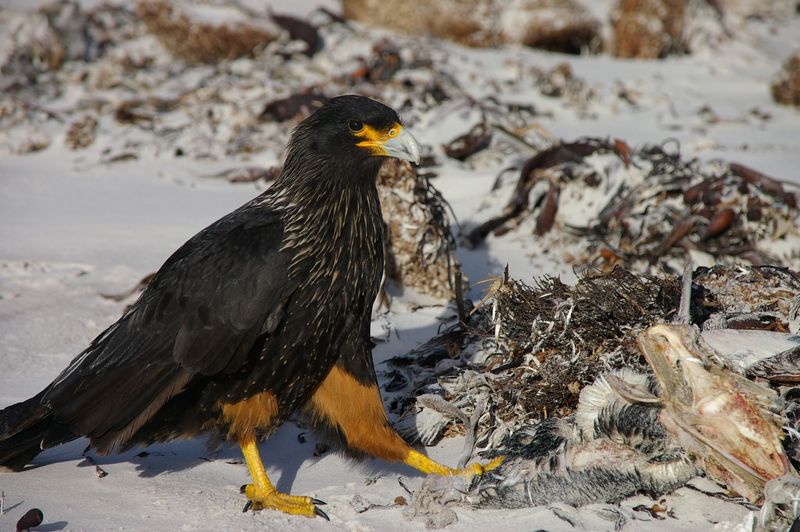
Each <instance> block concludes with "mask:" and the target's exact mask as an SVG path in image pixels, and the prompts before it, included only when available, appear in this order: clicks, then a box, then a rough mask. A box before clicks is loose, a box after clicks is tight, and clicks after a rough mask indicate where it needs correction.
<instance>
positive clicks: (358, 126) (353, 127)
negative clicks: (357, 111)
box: [348, 120, 364, 133]
mask: <svg viewBox="0 0 800 532" xmlns="http://www.w3.org/2000/svg"><path fill="white" fill-rule="evenodd" d="M348 125H349V126H350V131H352V132H353V133H358V132H359V131H361V130H362V129H364V122H362V121H361V120H351V121H350V123H349V124H348Z"/></svg>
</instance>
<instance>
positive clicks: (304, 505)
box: [241, 484, 330, 521]
mask: <svg viewBox="0 0 800 532" xmlns="http://www.w3.org/2000/svg"><path fill="white" fill-rule="evenodd" d="M241 492H242V493H244V494H245V496H247V504H245V506H244V510H242V511H244V512H246V511H247V510H253V511H259V510H278V511H279V512H284V513H287V514H291V515H304V516H306V517H316V516H319V517H322V518H323V519H327V520H328V521H330V518H329V517H328V515H327V514H326V513H325V512H323V511H322V510H321V509H320V508H319V506H322V505H324V504H325V503H324V502H323V501H321V500H319V499H314V498H312V497H304V496H302V495H288V494H286V493H280V492H279V491H276V490H275V489H274V488H272V489H263V488H260V487H259V486H256V485H254V484H245V485H244V486H242V489H241Z"/></svg>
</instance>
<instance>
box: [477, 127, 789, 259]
mask: <svg viewBox="0 0 800 532" xmlns="http://www.w3.org/2000/svg"><path fill="white" fill-rule="evenodd" d="M540 182H546V183H547V190H548V192H547V193H543V194H542V195H540V196H538V198H537V197H535V195H533V194H531V191H532V190H533V189H534V186H535V185H537V184H538V183H540ZM527 217H531V218H532V219H535V220H536V227H535V232H536V233H537V234H538V235H542V234H546V233H547V232H549V231H558V232H559V235H560V236H563V238H559V241H560V244H559V245H560V247H562V249H564V250H570V251H571V253H572V255H573V256H575V257H580V260H581V262H589V263H592V264H594V265H595V266H598V267H609V266H614V265H616V264H620V265H624V266H625V267H627V268H631V269H633V270H634V271H640V272H650V273H677V272H678V271H679V270H680V264H681V263H682V261H683V257H684V256H685V253H686V251H689V252H690V253H692V254H694V255H695V256H696V257H698V258H700V259H702V260H703V261H704V262H705V261H709V262H710V261H712V260H713V261H716V262H722V263H729V262H733V261H734V260H735V261H739V262H741V261H745V262H747V263H750V264H755V265H758V264H777V265H785V266H792V267H798V266H800V229H798V227H800V210H798V207H797V194H796V193H794V192H792V191H789V190H786V188H785V187H784V186H783V184H782V183H780V182H779V181H777V180H775V179H773V178H771V177H769V176H766V175H764V174H762V173H761V172H758V171H756V170H753V169H751V168H748V167H746V166H744V165H741V164H737V163H722V162H716V163H710V164H703V163H701V162H699V161H698V160H683V159H681V157H680V154H679V153H677V152H672V151H667V147H666V146H645V147H643V148H640V149H638V150H632V149H631V148H630V147H629V146H628V145H627V144H625V143H624V142H622V141H620V140H616V141H613V142H612V141H608V140H603V139H596V138H593V139H581V140H579V141H576V142H572V143H559V144H556V145H554V146H552V147H550V148H547V149H545V150H543V151H541V152H539V153H538V154H537V155H536V156H534V157H532V158H531V159H529V160H528V161H527V162H526V163H525V165H524V166H523V167H522V169H521V171H520V177H519V179H518V181H517V184H516V187H515V189H514V191H513V193H512V196H511V200H510V201H509V203H508V205H507V206H506V208H505V210H504V212H503V213H502V214H501V215H500V216H497V217H495V218H492V219H490V220H488V221H486V222H484V223H482V224H480V225H479V226H477V227H475V228H474V229H472V231H471V232H470V233H469V235H468V237H467V241H468V242H469V243H470V244H472V245H477V244H478V243H479V242H481V241H482V240H483V239H484V238H485V237H486V236H487V235H489V234H490V233H492V232H495V234H502V233H504V232H505V229H504V226H506V225H507V224H519V223H521V221H522V220H524V219H525V218H527ZM703 257H708V259H703Z"/></svg>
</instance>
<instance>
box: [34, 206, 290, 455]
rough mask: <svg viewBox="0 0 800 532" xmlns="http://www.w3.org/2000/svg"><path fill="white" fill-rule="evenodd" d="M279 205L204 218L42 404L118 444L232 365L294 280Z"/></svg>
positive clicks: (241, 360) (265, 328)
mask: <svg viewBox="0 0 800 532" xmlns="http://www.w3.org/2000/svg"><path fill="white" fill-rule="evenodd" d="M282 239H283V227H282V224H281V222H280V219H279V217H278V216H277V214H275V213H272V212H268V211H267V212H264V209H263V208H262V209H259V211H258V212H255V210H253V209H250V210H248V209H247V208H246V207H243V208H242V209H239V210H237V211H234V212H233V213H231V214H230V215H228V216H226V217H224V218H222V219H221V220H219V221H218V222H216V223H214V224H212V225H211V226H209V227H207V228H206V229H204V230H203V231H201V232H200V233H198V234H197V235H195V236H194V237H193V238H192V239H190V240H189V241H188V242H186V244H184V245H183V246H182V247H181V248H180V249H178V251H176V252H175V253H174V254H173V255H172V256H171V257H170V258H169V259H168V260H167V262H166V263H165V264H164V265H163V266H162V267H161V269H160V270H159V271H158V273H157V274H156V276H155V277H154V279H153V280H152V281H151V282H150V284H149V285H148V287H147V288H146V289H145V291H144V293H143V294H142V296H141V297H140V298H139V300H138V301H137V302H136V303H135V304H134V305H133V306H132V307H131V308H130V310H129V311H128V312H127V313H126V314H125V315H124V316H123V317H122V318H121V319H120V320H119V321H118V322H117V323H115V324H113V325H112V326H111V327H109V328H108V329H107V330H106V331H104V332H103V333H102V334H100V336H98V337H97V338H96V339H95V340H94V341H93V342H92V344H91V345H90V346H89V347H88V348H87V349H86V350H85V351H84V352H83V353H81V354H80V355H79V356H78V357H77V358H76V359H75V360H73V362H72V363H71V364H70V365H69V367H68V368H67V369H66V370H64V372H63V373H62V374H61V375H60V376H59V377H58V378H57V379H56V380H55V381H54V382H53V384H51V386H50V389H49V390H48V392H47V393H46V395H45V397H44V400H43V402H44V404H46V405H48V406H49V407H51V408H52V409H53V411H54V413H55V414H56V417H57V418H58V419H59V420H60V421H62V422H64V423H68V424H69V425H70V426H71V427H72V428H73V430H74V431H75V432H76V433H80V434H87V435H90V436H92V437H93V438H102V437H103V435H105V434H106V433H109V432H112V433H113V432H118V431H123V430H124V434H122V436H121V437H119V438H117V437H115V438H114V440H115V441H114V445H115V446H116V445H118V444H124V440H126V439H127V436H130V434H132V433H133V432H135V430H136V429H138V427H139V426H141V424H143V423H144V422H146V421H147V419H149V418H150V417H151V416H152V414H154V413H155V412H156V411H157V410H158V409H159V408H160V407H161V406H162V405H163V404H164V403H165V402H166V401H167V400H168V399H169V398H170V397H171V396H172V395H174V394H176V393H178V392H179V391H180V390H181V389H182V388H183V387H184V386H185V385H186V384H187V383H188V382H189V380H191V378H193V377H194V376H196V375H198V374H199V375H206V376H208V375H215V374H218V373H222V372H224V373H233V372H235V371H236V370H237V369H239V368H240V367H241V366H242V365H243V364H245V363H246V362H247V360H248V355H250V354H251V352H252V351H253V350H254V348H256V347H257V346H258V345H259V344H258V342H261V341H263V338H264V337H265V336H267V335H269V333H270V332H272V331H273V330H274V329H275V328H276V327H277V326H278V324H279V323H280V320H281V319H282V309H283V308H284V306H285V304H286V302H287V301H288V298H289V297H291V293H292V292H293V290H294V287H293V284H292V283H291V282H290V280H289V278H288V262H289V257H287V256H285V255H284V254H283V253H282V252H281V251H280V248H281V242H282Z"/></svg>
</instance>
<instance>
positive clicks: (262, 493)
mask: <svg viewBox="0 0 800 532" xmlns="http://www.w3.org/2000/svg"><path fill="white" fill-rule="evenodd" d="M240 445H241V447H242V454H243V455H244V461H245V462H246V463H247V469H248V470H249V471H250V478H252V479H253V483H252V484H247V485H245V486H242V492H243V493H244V494H245V495H246V496H247V499H248V502H247V504H246V505H245V507H244V511H247V510H248V509H250V508H252V509H253V510H262V509H265V508H268V509H271V510H278V511H280V512H284V513H287V514H292V515H305V516H306V517H314V516H317V515H318V516H320V517H324V518H325V519H328V516H327V515H326V514H325V512H323V511H322V510H320V509H319V508H317V505H318V504H325V503H324V502H322V501H320V500H318V499H312V498H311V497H303V496H298V495H287V494H285V493H280V492H278V490H276V489H275V486H273V485H272V482H270V481H269V477H268V476H267V472H266V471H265V470H264V464H263V463H261V455H259V454H258V446H257V445H256V442H255V440H254V439H249V440H246V441H245V442H243V443H241V444H240Z"/></svg>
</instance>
